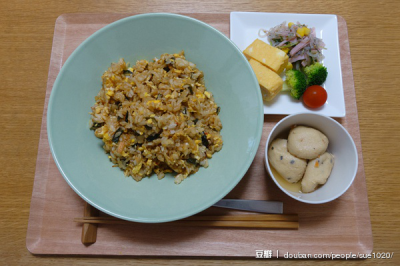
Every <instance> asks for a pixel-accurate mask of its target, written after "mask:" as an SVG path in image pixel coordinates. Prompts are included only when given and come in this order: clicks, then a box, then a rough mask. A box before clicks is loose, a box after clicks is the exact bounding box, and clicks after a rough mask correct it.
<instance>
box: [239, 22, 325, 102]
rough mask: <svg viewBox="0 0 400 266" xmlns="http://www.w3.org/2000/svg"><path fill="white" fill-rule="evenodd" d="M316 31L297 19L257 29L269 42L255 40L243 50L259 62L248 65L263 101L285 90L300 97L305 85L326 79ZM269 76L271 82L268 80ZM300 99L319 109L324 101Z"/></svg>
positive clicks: (319, 41) (322, 46) (249, 57)
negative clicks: (316, 102) (267, 28)
mask: <svg viewBox="0 0 400 266" xmlns="http://www.w3.org/2000/svg"><path fill="white" fill-rule="evenodd" d="M315 31H316V30H315V28H309V27H308V26H307V25H305V24H301V23H300V22H297V23H293V22H289V23H288V24H286V22H283V23H281V24H279V25H277V26H275V27H272V28H271V29H269V30H265V29H260V30H259V33H258V35H259V37H260V38H265V37H267V38H268V42H269V43H270V44H267V43H265V42H263V41H261V40H259V39H256V40H255V41H253V43H252V44H250V45H249V46H248V47H247V48H246V49H245V50H244V51H243V53H244V54H245V55H246V57H247V58H248V59H249V60H255V61H257V62H258V63H259V64H254V63H253V64H251V65H252V67H253V70H254V72H255V73H256V76H257V79H258V81H259V83H260V86H261V89H262V91H263V98H264V99H265V100H266V101H271V100H272V99H273V98H274V97H275V96H276V95H277V94H278V93H279V92H280V91H287V92H289V93H290V95H291V96H292V97H293V98H294V99H296V100H299V99H300V98H301V97H302V96H303V94H304V93H305V91H306V90H307V89H308V87H310V86H314V85H322V84H323V83H324V82H325V80H326V78H327V76H328V70H327V68H326V67H325V66H324V65H323V64H322V63H321V62H322V60H323V59H324V55H323V54H322V50H324V49H326V48H325V43H324V42H323V41H322V39H320V38H317V37H316V32H315ZM262 68H265V69H262ZM268 70H271V71H273V72H274V73H276V74H277V75H281V74H282V75H284V76H285V78H286V80H285V81H283V80H282V79H281V77H279V78H277V77H276V76H277V75H272V74H271V73H269V71H268ZM284 70H286V72H284ZM268 79H272V81H271V82H268ZM278 80H279V82H277V81H278ZM280 80H282V81H281V82H280ZM281 84H282V85H281ZM325 92H326V91H325ZM319 99H320V100H321V99H323V98H321V97H320V98H319ZM303 100H304V103H305V105H306V106H307V107H309V108H319V107H321V106H322V105H323V104H324V103H325V102H326V99H325V101H324V102H323V103H322V104H321V103H319V102H318V104H315V103H311V104H310V101H307V100H305V99H303Z"/></svg>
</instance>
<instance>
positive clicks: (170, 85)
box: [90, 51, 223, 184]
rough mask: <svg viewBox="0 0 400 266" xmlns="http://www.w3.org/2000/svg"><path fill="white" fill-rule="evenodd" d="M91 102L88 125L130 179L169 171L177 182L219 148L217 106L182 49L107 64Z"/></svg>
mask: <svg viewBox="0 0 400 266" xmlns="http://www.w3.org/2000/svg"><path fill="white" fill-rule="evenodd" d="M95 101H96V102H95V104H94V106H92V108H91V109H92V112H91V113H90V114H91V129H93V130H95V132H94V134H95V136H96V137H98V138H100V139H102V140H103V142H104V146H103V148H104V150H105V152H106V153H108V155H109V156H108V157H109V159H110V160H111V162H112V163H113V164H114V166H118V167H119V168H121V169H122V170H123V171H124V174H125V176H132V177H133V179H135V180H136V181H140V180H141V179H142V178H144V177H146V176H151V175H152V174H153V173H155V174H157V177H158V179H162V178H163V177H164V176H165V173H167V172H172V173H175V174H176V176H175V183H177V184H179V183H180V182H181V181H182V180H183V179H185V178H186V177H187V176H188V175H190V174H193V173H196V172H197V171H198V170H199V168H200V166H203V167H205V168H207V167H208V159H210V158H211V157H212V155H213V154H214V153H215V152H217V151H219V150H221V148H222V145H223V141H222V137H221V135H220V131H221V129H222V124H221V121H220V118H219V116H218V113H219V111H220V108H219V107H218V106H217V104H216V103H215V102H214V97H213V94H212V93H211V92H210V91H207V90H206V87H205V84H204V75H203V72H202V71H200V70H199V69H197V67H196V65H195V64H193V63H191V62H189V61H187V60H186V59H185V56H184V52H183V51H182V52H181V53H179V54H163V55H161V57H160V59H157V58H155V59H154V60H153V61H152V62H148V61H146V60H140V61H137V62H136V65H134V66H132V67H129V66H128V65H127V64H126V63H125V61H124V60H123V59H120V61H119V62H118V63H112V64H111V67H110V68H109V69H108V70H107V71H105V72H104V74H103V76H102V88H101V90H100V92H99V93H98V95H97V96H96V97H95Z"/></svg>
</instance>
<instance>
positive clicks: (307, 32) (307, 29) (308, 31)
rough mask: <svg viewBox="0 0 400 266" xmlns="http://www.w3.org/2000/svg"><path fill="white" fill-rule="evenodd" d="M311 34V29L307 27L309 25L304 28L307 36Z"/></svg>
mask: <svg viewBox="0 0 400 266" xmlns="http://www.w3.org/2000/svg"><path fill="white" fill-rule="evenodd" d="M309 34H310V29H309V28H307V27H305V28H304V35H305V36H308V35H309Z"/></svg>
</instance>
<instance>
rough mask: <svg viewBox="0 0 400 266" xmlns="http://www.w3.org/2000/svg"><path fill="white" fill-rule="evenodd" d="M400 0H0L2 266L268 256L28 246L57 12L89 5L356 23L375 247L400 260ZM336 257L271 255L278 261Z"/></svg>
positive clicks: (90, 8) (353, 32) (352, 26)
mask: <svg viewBox="0 0 400 266" xmlns="http://www.w3.org/2000/svg"><path fill="white" fill-rule="evenodd" d="M399 8H400V2H399V1H396V0H394V1H345V0H339V1H304V2H303V1H273V0H271V1H193V2H191V1H179V0H171V1H159V2H157V1H111V0H110V1H85V2H83V1H77V0H75V1H37V0H33V1H0V15H1V16H0V25H1V27H0V37H1V38H0V62H1V64H0V77H1V82H0V88H1V97H0V102H1V108H2V112H1V114H0V125H1V126H2V127H1V128H2V130H1V131H0V132H1V133H0V134H1V135H0V144H1V147H3V148H4V150H3V151H2V153H1V155H0V167H1V169H2V171H1V177H0V178H1V185H0V202H1V208H0V264H1V265H72V264H74V265H122V264H142V265H156V264H158V265H219V264H221V265H225V264H227V263H229V264H232V265H243V264H249V265H253V264H254V265H264V264H266V263H267V261H266V259H261V260H260V259H258V260H256V259H253V260H204V259H199V258H193V259H171V258H168V259H167V258H164V259H163V258H157V259H154V258H135V259H132V258H109V257H107V258H104V257H52V256H33V255H31V254H30V253H29V252H28V251H27V249H26V247H25V238H26V230H27V224H28V217H29V206H30V199H31V195H32V185H33V177H34V173H35V164H36V156H37V151H38V141H39V132H40V126H41V118H42V111H43V104H44V99H45V91H46V83H47V74H48V68H49V60H50V54H51V47H52V37H53V30H54V24H55V20H56V18H57V17H58V16H59V15H61V14H64V13H90V12H96V13H99V12H140V13H147V12H175V13H190V12H230V11H260V12H297V13H329V14H338V15H341V16H342V17H343V18H344V19H345V20H346V21H347V26H348V31H349V39H350V48H351V55H352V65H353V74H354V81H355V88H356V97H357V106H358V114H359V123H360V131H361V141H362V148H363V157H364V166H365V173H366V178H367V187H368V197H369V207H370V213H371V222H372V231H373V236H374V252H375V253H379V252H394V257H393V258H392V259H368V260H362V261H351V262H345V261H335V262H336V263H338V264H340V263H343V264H344V263H346V264H347V265H353V264H367V265H376V264H383V263H385V264H388V265H389V264H391V265H398V264H399V263H400V259H399V258H400V254H399V252H400V240H399V239H400V229H399V226H400V213H399V207H398V202H399V200H400V193H399V192H398V191H399V185H400V180H399V178H398V177H399V174H398V173H399V172H400V171H399V170H400V166H399V164H398V162H397V159H398V158H399V155H400V152H399V151H398V147H399V144H398V143H399V141H400V134H398V132H399V130H400V117H399V116H400V115H399V113H400V107H399V100H398V99H399V97H400V91H399V90H398V89H397V86H398V85H399V81H400V79H399V77H398V75H397V74H398V71H399V66H398V63H399V61H400V55H399V53H398V51H397V48H398V47H399V44H400V30H399V27H398V24H399V19H398V14H397V13H398V10H399ZM313 262H315V263H319V264H328V263H331V261H311V262H310V261H290V260H279V261H268V263H269V264H271V265H278V264H280V265H281V264H292V263H296V264H299V265H309V264H311V263H313Z"/></svg>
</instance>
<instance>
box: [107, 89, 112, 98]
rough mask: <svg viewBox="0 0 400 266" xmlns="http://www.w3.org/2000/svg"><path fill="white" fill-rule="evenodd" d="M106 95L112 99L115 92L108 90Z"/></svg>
mask: <svg viewBox="0 0 400 266" xmlns="http://www.w3.org/2000/svg"><path fill="white" fill-rule="evenodd" d="M106 94H107V95H108V96H110V97H111V96H113V95H114V92H113V91H112V90H108V91H107V93H106Z"/></svg>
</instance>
